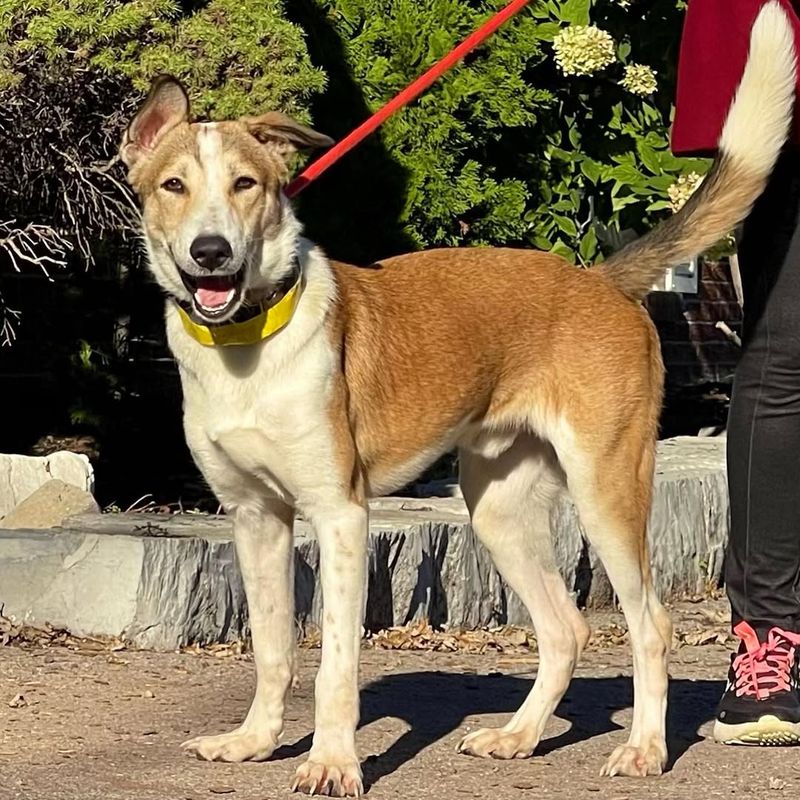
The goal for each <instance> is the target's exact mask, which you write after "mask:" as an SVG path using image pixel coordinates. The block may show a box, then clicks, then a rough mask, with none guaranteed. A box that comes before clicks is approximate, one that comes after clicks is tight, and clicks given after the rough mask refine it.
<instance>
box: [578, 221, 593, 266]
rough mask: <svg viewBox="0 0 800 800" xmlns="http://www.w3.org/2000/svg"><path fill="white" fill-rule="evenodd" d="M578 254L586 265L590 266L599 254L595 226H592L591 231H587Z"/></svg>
mask: <svg viewBox="0 0 800 800" xmlns="http://www.w3.org/2000/svg"><path fill="white" fill-rule="evenodd" d="M578 253H579V254H580V257H581V259H582V260H583V263H584V264H588V263H590V262H591V261H592V260H593V259H594V257H595V254H596V253H597V233H596V232H595V229H594V226H591V225H590V226H589V230H588V231H586V233H585V234H584V236H583V239H581V244H580V247H579V248H578Z"/></svg>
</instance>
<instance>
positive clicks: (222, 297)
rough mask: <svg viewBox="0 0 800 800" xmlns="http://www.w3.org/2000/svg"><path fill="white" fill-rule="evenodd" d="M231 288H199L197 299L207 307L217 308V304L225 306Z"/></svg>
mask: <svg viewBox="0 0 800 800" xmlns="http://www.w3.org/2000/svg"><path fill="white" fill-rule="evenodd" d="M230 291H231V289H230V287H228V288H227V289H200V288H198V290H197V292H196V294H197V299H198V300H199V301H200V303H201V305H204V306H205V307H206V308H216V307H217V306H224V305H225V303H226V302H227V300H228V294H229V293H230Z"/></svg>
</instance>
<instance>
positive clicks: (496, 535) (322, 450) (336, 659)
mask: <svg viewBox="0 0 800 800" xmlns="http://www.w3.org/2000/svg"><path fill="white" fill-rule="evenodd" d="M788 26H789V23H788V21H787V19H786V17H785V14H784V13H783V12H782V11H781V10H780V8H779V7H778V6H777V4H776V3H775V2H771V3H768V4H767V5H766V6H765V9H764V11H762V12H761V15H760V16H759V21H758V22H757V23H756V26H755V28H754V34H753V51H752V53H753V54H752V57H751V59H750V62H749V63H748V68H747V70H746V74H745V79H744V80H743V83H742V88H741V89H740V91H739V93H738V95H737V99H736V103H735V104H734V106H733V108H732V111H731V115H730V117H729V120H728V123H726V127H725V132H724V135H723V138H722V155H721V158H720V160H719V163H718V165H717V167H716V169H715V171H714V172H713V173H712V175H711V176H710V177H709V178H708V179H707V180H706V183H705V185H704V187H703V189H702V190H701V192H700V193H698V195H697V196H696V197H695V198H694V199H693V200H692V201H691V202H690V203H689V204H687V206H686V207H685V208H684V209H683V210H682V211H681V212H680V213H678V214H676V215H675V216H674V217H673V218H672V219H671V220H670V221H668V222H667V223H665V224H664V225H663V226H661V227H660V228H658V229H656V230H655V231H654V232H653V233H652V234H650V235H649V236H648V237H644V238H643V239H642V240H641V241H640V242H638V243H634V245H632V246H631V247H630V248H628V249H626V250H624V251H623V252H622V253H620V254H618V255H617V256H615V257H614V258H612V259H611V260H610V261H609V262H608V263H607V264H605V265H602V266H601V267H599V268H597V269H593V270H588V271H583V270H578V269H575V268H574V267H571V266H570V265H568V264H566V263H565V262H564V261H563V260H561V259H559V258H557V257H555V256H553V255H545V254H541V253H535V252H528V251H522V250H509V249H471V250H437V251H430V252H427V253H417V254H412V255H407V256H401V257H398V258H393V259H388V260H386V261H384V262H382V263H379V264H375V265H372V267H370V268H368V269H356V268H354V267H350V266H347V265H344V264H336V263H331V262H329V261H328V260H327V259H326V258H325V256H324V255H323V254H322V253H321V252H320V251H319V250H318V249H317V248H316V247H314V245H313V244H311V243H310V242H308V241H307V240H305V239H304V238H303V237H302V236H301V235H300V225H299V223H298V222H297V220H296V219H295V217H294V214H293V212H292V209H291V207H290V205H289V204H288V202H287V201H286V200H285V198H283V196H282V194H281V191H280V184H281V182H282V181H283V180H284V178H285V166H284V163H283V160H282V159H283V157H284V156H285V155H286V154H287V153H288V152H291V151H292V150H293V149H295V148H297V147H308V146H317V145H319V144H321V143H324V141H325V139H324V137H321V136H320V135H319V134H316V133H315V132H313V131H310V130H309V129H307V128H305V127H304V126H301V125H298V124H297V123H294V122H292V121H291V120H289V119H287V118H286V117H283V116H282V115H274V114H272V115H264V116H262V117H259V118H254V119H251V118H248V119H245V120H240V121H237V122H226V123H217V124H213V125H198V124H189V121H188V120H189V115H188V101H186V95H185V92H183V90H182V89H181V88H180V87H179V86H178V85H176V83H175V82H174V81H170V79H162V81H160V82H159V83H157V84H156V86H155V87H154V89H153V92H152V93H151V95H150V97H149V98H148V101H147V102H146V103H145V106H144V108H143V109H142V111H141V112H140V113H139V115H137V117H136V119H135V120H134V122H133V123H132V125H131V127H130V129H129V130H128V132H127V133H126V136H125V139H124V141H123V145H122V153H123V157H124V158H125V159H126V163H128V165H129V167H130V177H131V182H132V183H133V185H134V186H135V188H136V190H137V192H138V193H139V195H140V198H141V201H142V204H143V208H144V213H143V220H144V230H145V234H146V242H147V246H148V254H149V256H150V267H151V269H152V272H153V274H154V275H155V277H156V279H157V280H158V281H159V283H160V285H161V286H162V287H163V288H164V289H165V290H166V292H167V293H168V294H169V295H170V299H168V301H167V314H166V318H167V334H168V339H169V343H170V347H171V348H172V351H173V353H174V354H175V357H176V360H177V362H178V365H179V367H180V372H181V380H182V383H183V390H184V401H185V402H184V426H185V431H186V438H187V442H188V444H189V447H190V449H191V451H192V454H193V455H194V458H195V460H196V461H197V464H198V466H199V467H200V469H201V471H202V472H203V474H204V476H205V477H206V479H207V480H208V482H209V485H210V486H211V487H212V489H213V490H214V492H215V493H216V494H217V496H218V497H219V498H220V501H221V502H222V503H223V504H224V506H225V509H226V511H227V513H228V514H230V515H231V517H232V518H233V521H234V534H235V537H236V543H237V551H238V553H239V556H240V561H241V564H242V571H243V574H244V577H245V586H246V589H247V594H248V605H249V609H250V617H251V628H252V631H253V650H254V655H255V662H256V672H257V688H256V694H255V697H254V700H253V704H252V706H251V709H250V712H249V713H248V715H247V718H246V719H245V720H244V722H243V723H242V725H241V726H240V727H239V728H237V729H236V730H234V731H231V732H230V733H226V734H222V735H218V736H201V737H197V738H195V739H193V740H191V741H189V742H187V743H186V744H185V747H186V748H187V749H188V750H190V751H191V752H193V753H195V754H197V755H198V756H200V757H202V758H205V759H208V760H224V761H244V760H262V759H266V758H268V757H269V756H270V755H271V754H272V753H273V751H274V749H275V748H276V746H277V743H278V741H279V738H280V734H281V730H282V721H283V716H284V709H285V700H286V695H287V692H288V688H289V685H290V681H291V667H292V664H293V655H292V646H291V642H292V639H293V636H294V631H293V626H292V592H291V581H292V569H293V558H292V540H291V519H292V512H293V511H299V512H300V513H302V515H303V516H304V517H305V518H306V519H307V520H308V521H309V523H310V524H311V525H312V527H313V528H314V530H315V532H316V535H317V539H318V542H319V548H320V570H321V581H322V589H323V595H324V603H325V613H324V617H323V619H324V624H323V642H322V657H321V662H320V670H319V674H318V676H317V682H316V718H315V723H316V730H315V733H314V739H313V744H312V747H311V751H310V753H309V758H308V761H307V762H306V763H305V764H303V765H302V766H301V767H300V768H299V769H298V771H297V775H296V779H295V783H294V788H295V789H297V790H300V791H303V792H306V793H310V794H314V793H330V794H332V795H337V796H356V795H359V794H360V793H361V792H362V791H363V785H362V778H361V771H360V766H359V763H358V757H357V754H356V747H355V730H356V725H357V721H358V680H357V666H358V655H359V647H360V636H361V619H362V615H363V608H364V602H365V597H364V590H365V585H366V578H367V576H366V554H367V534H368V516H367V513H368V509H367V505H366V498H367V496H368V495H376V494H381V493H385V492H388V491H391V490H395V489H398V488H400V487H402V486H403V485H405V484H406V483H407V482H409V481H410V480H412V479H413V478H415V477H416V476H417V475H418V474H419V473H420V472H421V471H422V470H423V469H424V468H425V467H426V466H428V465H429V464H430V463H431V462H433V461H434V460H435V459H436V458H437V457H439V456H440V455H442V454H443V453H445V452H447V451H449V450H451V449H453V448H458V449H459V452H460V462H461V467H462V475H461V483H462V487H463V490H464V497H465V500H466V502H467V505H468V507H469V510H470V514H471V518H472V522H473V526H474V529H475V532H476V534H477V535H478V537H479V538H480V540H481V541H482V542H483V543H484V545H485V546H486V548H487V549H488V551H489V553H490V554H491V556H492V558H493V559H494V561H495V563H496V564H497V567H498V569H499V570H500V572H501V573H502V574H503V575H504V577H505V578H506V580H507V581H508V582H509V584H510V585H511V587H512V588H513V589H514V591H515V592H516V593H517V594H518V595H519V597H520V598H521V599H522V600H523V602H524V603H525V604H526V607H527V608H528V611H529V612H530V614H531V618H532V619H533V621H534V624H535V626H536V629H537V637H538V643H539V650H540V668H539V674H538V677H537V681H536V684H535V686H534V688H533V690H532V691H531V693H530V694H529V696H528V698H527V699H526V700H525V702H524V703H523V705H522V707H521V708H520V709H519V711H518V712H517V713H516V714H515V715H514V717H513V718H512V719H511V720H510V721H509V722H508V723H507V724H506V725H505V726H503V727H502V728H496V729H494V728H492V729H482V730H479V731H476V732H474V733H472V734H470V735H469V736H467V737H465V738H464V740H463V741H462V743H461V745H460V749H461V750H462V751H463V752H466V753H470V754H473V755H477V756H482V757H494V758H501V759H507V758H521V757H527V756H529V755H531V754H532V753H533V752H534V750H535V748H536V746H537V745H538V743H539V740H540V738H541V736H542V733H543V731H544V727H545V725H546V723H547V720H548V719H549V717H550V715H551V714H552V713H553V711H554V710H555V708H556V706H557V705H558V703H559V702H560V700H561V698H562V696H563V694H564V692H565V691H566V688H567V686H568V684H569V680H570V678H571V676H572V673H573V670H574V668H575V664H576V662H577V659H578V658H579V657H580V654H581V652H582V650H583V648H584V646H585V644H586V641H587V639H588V635H589V633H588V628H587V626H586V623H585V621H584V620H583V619H582V617H581V615H580V614H579V613H578V611H577V610H576V609H575V607H574V606H573V605H572V602H571V598H570V597H569V593H568V591H567V588H566V587H565V586H564V583H563V581H562V579H561V577H560V575H559V574H558V570H557V567H556V563H555V558H554V555H553V549H552V543H551V542H550V531H549V514H550V510H551V507H552V504H553V502H554V501H555V499H556V497H557V496H558V494H559V493H560V492H561V491H562V490H564V489H567V490H568V491H569V493H570V494H571V496H572V498H573V500H574V502H575V505H576V507H577V509H578V513H579V515H580V518H581V522H582V525H583V527H584V529H585V531H586V535H587V537H588V539H589V541H590V542H591V543H592V545H593V546H594V548H595V549H596V551H597V553H598V554H599V556H600V558H601V560H602V561H603V563H604V565H605V568H606V571H607V573H608V575H609V578H610V579H611V582H612V584H613V586H614V589H615V591H616V593H617V596H618V597H619V600H620V603H621V605H622V608H623V611H624V612H625V616H626V619H627V621H628V625H629V629H630V638H631V645H632V650H633V662H634V718H633V724H632V727H631V732H630V738H629V740H628V742H627V744H624V745H621V746H620V747H618V748H617V749H616V750H615V751H614V752H613V753H612V754H611V756H610V758H609V759H608V761H607V763H606V765H605V767H604V770H603V771H604V774H607V775H618V774H621V775H641V776H643V775H650V774H658V773H660V772H661V770H662V769H663V767H664V765H665V764H666V761H667V752H666V738H665V714H666V698H667V657H668V652H669V647H670V641H671V625H670V622H669V617H668V616H667V614H666V612H665V611H664V609H663V608H662V606H661V605H660V603H659V600H658V598H657V597H656V594H655V591H654V588H653V583H652V580H651V576H650V566H649V561H648V551H647V540H646V529H647V518H648V513H649V508H650V496H651V492H652V481H653V470H654V458H655V441H656V426H657V423H658V414H659V408H660V402H661V386H662V372H663V369H662V364H661V358H660V350H659V343H658V339H657V337H656V334H655V331H654V329H653V326H652V324H651V322H650V320H649V319H648V317H647V315H646V314H645V312H644V311H643V309H642V308H641V306H640V305H638V304H637V303H635V302H631V300H632V299H638V298H640V297H641V296H642V295H643V294H644V292H645V291H646V290H647V288H648V287H649V286H650V284H651V283H652V281H653V279H654V277H655V275H656V274H657V273H658V272H659V271H660V270H662V269H664V268H665V267H666V266H668V265H669V263H670V262H671V260H672V259H679V260H680V259H683V258H685V257H687V256H691V255H695V254H696V251H697V250H698V249H701V248H702V247H704V246H707V245H708V244H710V243H712V242H713V241H715V240H716V238H718V237H719V236H720V235H721V234H723V233H725V232H727V231H728V230H729V229H730V228H731V227H733V225H735V224H736V223H737V222H738V221H739V220H740V219H741V217H742V216H743V215H744V214H746V213H747V210H748V209H749V208H750V206H751V204H752V202H753V201H754V199H755V197H756V195H757V194H758V192H759V191H760V190H761V187H762V186H763V183H764V180H765V179H766V176H767V174H768V173H769V170H770V169H771V168H772V164H773V163H774V160H775V158H776V157H777V153H778V151H779V149H780V144H781V142H782V141H783V140H784V139H785V136H786V129H787V121H788V110H787V109H788V107H789V106H790V104H791V99H792V94H791V91H789V89H790V88H791V86H793V82H792V78H793V74H794V55H793V48H792V45H791V36H790V34H788V33H787V31H788V30H789V27H788ZM775 65H777V66H775ZM787 87H788V88H787ZM765 92H766V93H767V94H766V95H765V94H764V93H765ZM765 96H768V97H769V98H770V100H769V101H768V102H764V101H763V98H764V97H765ZM759 98H761V99H759ZM752 109H758V110H759V118H758V120H756V121H753V120H752V119H751V118H750V116H749V111H750V110H752ZM753 131H758V132H759V134H760V135H762V136H763V138H764V142H765V143H766V144H765V147H766V150H765V151H762V150H756V148H758V147H761V143H760V142H748V141H747V137H748V136H749V135H751V134H752V132H753ZM243 175H249V176H250V177H254V178H256V179H257V184H256V185H255V186H250V187H248V188H247V189H246V190H244V191H241V192H240V191H238V190H237V189H236V185H237V180H238V179H239V178H241V177H242V176H243ZM173 177H175V178H178V179H180V181H181V182H182V185H183V186H184V188H185V191H182V192H181V193H177V194H176V193H175V192H172V191H170V190H169V188H168V186H169V181H170V179H171V178H173ZM165 182H166V183H165ZM210 234H213V235H214V236H217V237H219V236H222V237H224V238H225V240H226V241H227V242H228V243H229V244H230V250H231V255H230V257H229V258H227V259H226V261H225V263H224V264H223V266H221V267H219V270H220V272H219V274H220V275H224V276H226V277H228V276H231V275H235V276H237V279H238V280H240V281H241V287H242V291H241V294H240V295H236V298H235V300H230V301H226V302H227V305H226V306H225V308H226V313H229V314H230V315H231V316H233V315H235V314H236V313H237V312H238V310H239V308H241V306H242V305H243V304H245V303H247V302H248V301H252V300H253V299H258V298H260V297H264V296H270V292H271V291H273V290H276V289H277V288H279V287H280V286H281V285H282V283H281V282H282V281H283V280H284V279H285V278H286V276H287V275H290V274H292V270H293V268H294V264H295V263H297V264H299V267H300V270H301V273H302V294H301V296H300V300H299V303H298V305H297V308H296V310H295V313H294V316H293V318H292V319H291V321H290V322H289V324H288V325H287V326H286V327H285V328H284V329H282V330H281V331H279V332H278V333H277V334H275V335H274V336H272V337H271V338H269V339H267V340H264V341H261V342H258V343H257V344H253V345H249V346H241V347H230V348H225V347H222V348H213V347H205V346H203V345H201V344H199V343H198V342H197V341H195V340H194V339H193V338H191V336H190V335H189V334H188V333H187V332H186V330H185V329H184V327H183V325H182V324H181V322H180V320H179V318H178V314H177V311H176V307H175V301H176V300H177V301H183V302H186V301H187V300H188V299H191V295H190V294H189V290H187V289H186V287H185V285H184V284H185V276H186V274H191V275H194V276H196V275H200V274H201V271H202V269H204V267H203V266H202V264H200V262H199V261H198V262H197V263H194V262H193V258H194V257H193V256H192V255H191V253H192V247H191V244H192V240H193V238H194V237H198V236H200V235H202V236H208V235H210ZM214 269H217V267H214ZM182 275H183V278H182V277H181V276H182ZM231 296H232V295H231ZM233 303H235V305H231V304H233ZM229 306H230V307H229ZM443 702H446V701H443Z"/></svg>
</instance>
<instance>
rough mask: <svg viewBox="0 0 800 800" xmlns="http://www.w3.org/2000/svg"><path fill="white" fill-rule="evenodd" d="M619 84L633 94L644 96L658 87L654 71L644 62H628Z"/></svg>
mask: <svg viewBox="0 0 800 800" xmlns="http://www.w3.org/2000/svg"><path fill="white" fill-rule="evenodd" d="M620 85H621V86H623V87H624V88H625V89H627V90H628V91H629V92H632V93H633V94H638V95H641V96H642V97H646V96H647V95H648V94H653V92H655V90H656V89H657V88H658V83H657V82H656V72H655V70H653V69H651V68H650V67H648V66H647V65H645V64H628V66H627V67H625V77H624V78H623V79H622V80H621V81H620Z"/></svg>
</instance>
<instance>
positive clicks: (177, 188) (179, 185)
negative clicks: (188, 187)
mask: <svg viewBox="0 0 800 800" xmlns="http://www.w3.org/2000/svg"><path fill="white" fill-rule="evenodd" d="M161 188H162V189H166V190H167V191H168V192H174V193H175V194H183V192H184V187H183V182H182V181H181V180H180V179H179V178H169V179H168V180H166V181H164V183H162V184H161Z"/></svg>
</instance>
